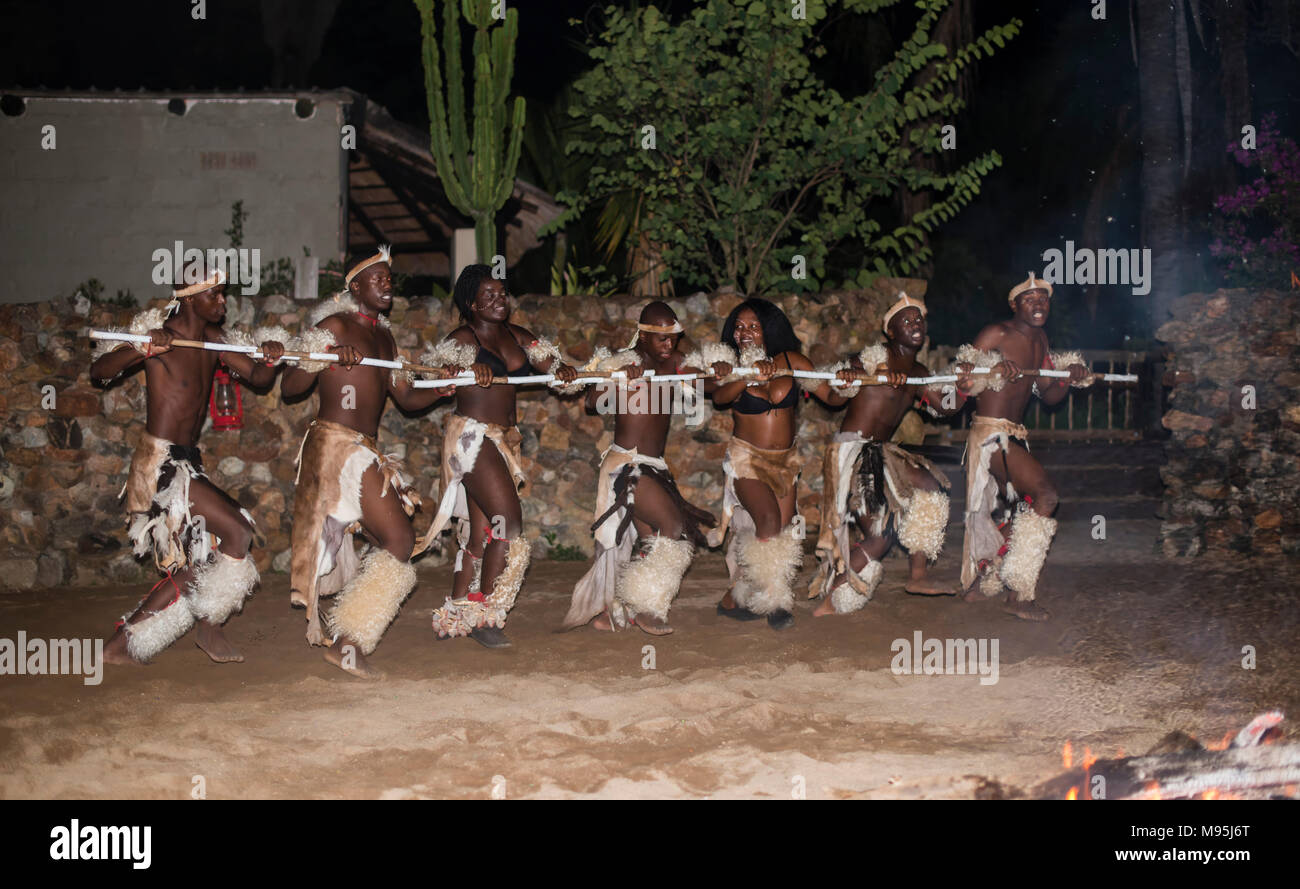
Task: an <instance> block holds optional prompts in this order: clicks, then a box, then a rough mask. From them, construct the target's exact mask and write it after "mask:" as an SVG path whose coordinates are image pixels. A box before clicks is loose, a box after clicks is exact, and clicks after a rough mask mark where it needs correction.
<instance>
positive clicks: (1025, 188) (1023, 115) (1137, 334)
mask: <svg viewBox="0 0 1300 889" xmlns="http://www.w3.org/2000/svg"><path fill="white" fill-rule="evenodd" d="M510 5H511V6H512V7H513V8H516V9H518V10H519V11H520V36H519V42H518V45H517V50H516V63H515V65H516V67H515V90H516V92H517V93H519V94H521V95H523V96H525V97H526V98H528V99H529V100H530V101H534V102H549V101H550V100H552V99H553V98H554V96H555V94H556V93H557V92H558V91H559V90H560V89H561V88H562V86H563V85H564V84H565V83H567V82H568V81H570V80H571V79H572V78H573V77H574V76H575V75H576V74H577V73H578V72H580V71H581V70H582V69H583V67H584V66H585V65H586V64H587V60H586V58H585V55H584V53H583V50H582V46H581V42H582V34H583V31H584V28H586V27H591V28H592V29H594V28H595V27H596V26H597V25H598V23H599V21H600V12H599V9H600V7H601V4H598V3H592V2H590V0H534V2H527V0H516V2H511V3H510ZM659 5H660V6H661V7H665V6H666V7H667V8H668V9H670V10H673V9H682V8H685V7H686V6H689V5H690V4H689V3H682V2H677V3H667V4H659ZM901 6H902V7H903V9H901V10H896V11H895V14H908V13H907V11H906V7H907V6H908V4H901ZM1108 6H1109V9H1108V19H1107V21H1104V22H1097V21H1093V20H1092V19H1091V18H1090V17H1089V9H1090V7H1091V3H1089V2H1084V0H1079V2H1073V0H1072V2H1068V3H1067V2H1065V0H1055V2H1029V0H999V2H989V0H980V2H978V3H976V5H975V9H976V19H977V21H976V31H977V32H978V31H980V30H982V29H983V28H985V27H987V26H989V25H991V24H995V23H1000V22H1005V21H1007V20H1008V19H1010V18H1011V17H1013V16H1014V17H1018V18H1020V19H1021V20H1022V21H1023V22H1024V27H1023V30H1022V32H1021V34H1020V35H1019V36H1018V37H1017V38H1016V39H1015V40H1014V41H1012V42H1011V43H1010V44H1009V46H1008V48H1007V49H1005V50H1003V51H1001V52H1000V53H999V54H997V55H996V56H995V57H993V58H992V59H991V60H985V61H982V62H981V63H980V64H979V66H978V69H977V77H976V82H975V90H974V94H973V95H972V97H971V101H970V104H969V107H968V108H967V110H966V111H965V112H964V116H963V118H962V119H961V120H960V121H959V123H958V138H959V146H958V149H959V154H960V156H961V157H962V158H969V157H973V156H974V155H975V154H977V153H980V152H983V151H986V150H989V149H996V150H998V151H999V152H1001V154H1002V156H1003V159H1004V164H1003V166H1002V168H1001V169H999V170H997V171H995V172H994V173H993V174H992V175H991V176H989V177H988V179H986V180H985V183H984V186H983V191H982V194H981V196H980V198H979V199H978V200H977V201H976V202H975V203H974V204H973V205H972V206H970V207H968V208H967V209H966V210H965V211H964V212H963V213H962V214H961V215H960V216H959V217H958V218H957V220H956V221H954V222H953V223H951V224H949V225H948V226H947V227H945V228H944V229H942V230H941V232H940V234H939V235H938V236H937V237H936V239H935V241H934V246H935V253H936V257H935V264H934V272H933V275H931V287H930V300H931V303H932V305H936V304H938V305H942V306H944V307H945V309H946V311H945V313H944V316H943V317H939V316H937V315H936V317H935V318H934V319H933V323H932V331H931V333H932V336H934V338H935V339H936V340H937V341H947V340H953V339H954V338H959V337H960V335H961V334H960V332H959V331H960V330H964V329H966V328H968V327H969V325H970V324H971V323H974V320H975V319H977V318H984V319H987V317H988V315H989V313H990V312H999V311H1003V310H1004V307H1005V302H1004V295H1005V292H1006V290H1007V288H1008V287H1009V286H1010V285H1011V284H1012V283H1014V281H1015V280H1017V279H1020V278H1023V277H1024V275H1025V272H1026V271H1027V270H1028V269H1030V268H1035V269H1041V268H1042V261H1041V259H1040V258H1039V256H1040V254H1041V252H1042V250H1044V249H1047V248H1048V247H1053V246H1055V247H1062V246H1063V242H1064V241H1065V239H1067V238H1073V239H1075V240H1078V238H1079V236H1080V234H1081V229H1082V220H1083V216H1084V213H1085V210H1086V207H1087V203H1088V200H1089V196H1090V193H1091V191H1092V186H1093V183H1094V182H1095V180H1096V177H1097V176H1098V175H1100V171H1102V170H1103V169H1104V168H1106V167H1107V165H1108V164H1109V165H1110V167H1111V169H1112V171H1113V175H1112V177H1111V180H1110V185H1109V187H1108V189H1107V191H1106V197H1105V200H1104V202H1103V211H1104V212H1103V217H1104V218H1105V219H1107V222H1106V224H1105V228H1104V232H1105V235H1104V238H1103V241H1104V243H1103V246H1114V247H1136V246H1139V244H1140V242H1139V234H1138V210H1139V193H1138V188H1137V186H1138V179H1137V176H1138V167H1139V163H1140V149H1139V143H1138V124H1139V118H1138V111H1137V108H1138V102H1137V99H1138V92H1137V87H1138V80H1137V69H1136V66H1135V63H1134V58H1133V52H1132V47H1131V43H1130V20H1129V10H1128V4H1127V3H1125V2H1120V0H1111V2H1110V3H1109V4H1108ZM0 8H2V9H3V12H2V13H0V27H3V30H4V32H5V33H8V34H10V35H11V37H16V40H13V42H12V43H11V47H10V51H8V52H6V53H5V54H4V55H3V57H0V87H3V88H7V89H12V88H15V87H25V88H34V87H38V86H44V87H47V88H67V89H78V90H80V89H87V88H90V87H94V88H96V89H101V90H111V89H114V88H120V89H123V90H133V89H138V88H141V87H144V88H147V89H176V90H188V89H195V90H200V91H202V90H218V89H219V90H227V89H234V88H237V87H243V88H245V89H250V90H252V89H264V88H269V87H271V86H272V85H273V84H272V71H273V64H274V58H273V54H272V51H271V49H270V48H269V47H268V46H267V44H266V42H265V40H264V37H263V28H262V22H261V4H259V3H258V2H254V0H209V2H208V3H207V19H206V20H205V21H194V20H193V19H192V18H191V15H190V8H191V2H190V0H152V2H143V3H131V4H98V3H96V4H89V3H83V2H72V0H49V2H39V3H13V2H8V3H5V4H4V5H3V7H0ZM570 19H579V20H583V21H585V22H586V25H584V24H581V23H580V24H577V25H571V24H570ZM1191 39H1192V49H1193V54H1194V56H1195V55H1196V54H1197V53H1200V54H1202V55H1203V54H1204V52H1205V50H1204V48H1202V47H1200V46H1199V45H1198V43H1197V42H1196V37H1195V35H1193V36H1192V38H1191ZM419 43H420V31H419V18H418V14H417V12H416V9H415V6H414V4H413V3H411V2H410V0H342V2H341V3H340V5H339V8H338V10H337V12H336V13H335V16H334V19H333V21H332V24H331V26H330V28H329V30H328V32H327V33H326V35H325V38H324V42H323V45H322V48H321V51H320V54H319V57H318V58H317V59H316V61H315V63H314V65H312V67H311V69H310V72H311V73H310V75H309V79H310V82H309V83H303V84H293V86H299V87H304V86H310V87H320V88H331V87H340V86H347V87H351V88H353V89H355V90H358V91H360V92H363V93H365V94H366V95H368V96H369V97H370V98H371V99H373V100H374V101H376V102H378V103H380V104H382V105H384V106H385V107H387V108H388V109H389V110H390V111H391V112H392V113H393V114H394V115H395V116H396V117H398V118H399V119H401V120H403V121H406V122H408V123H411V124H413V125H416V126H424V125H426V119H425V97H424V86H423V74H422V70H421V66H420V57H419ZM13 44H16V45H13ZM837 50H838V51H837V52H835V53H833V54H832V56H831V58H832V62H831V64H833V65H835V66H838V70H837V71H831V72H827V73H828V75H829V76H830V77H833V78H835V79H836V80H843V81H845V82H857V81H858V78H860V77H864V76H865V74H866V73H867V72H866V71H865V69H864V66H863V62H862V58H861V55H860V54H858V53H855V52H854V47H852V46H840V47H837ZM1250 64H1251V80H1252V90H1253V94H1252V95H1253V101H1254V112H1255V114H1254V116H1255V117H1256V118H1260V117H1262V116H1263V114H1264V113H1266V112H1270V111H1272V112H1276V113H1277V114H1278V115H1279V118H1280V121H1281V123H1282V130H1283V132H1284V133H1287V132H1290V133H1294V131H1295V126H1294V124H1295V122H1296V121H1297V120H1300V114H1298V113H1297V108H1296V89H1295V86H1296V84H1297V82H1300V66H1298V65H1297V59H1296V57H1295V56H1294V55H1293V54H1291V53H1289V52H1288V51H1287V50H1286V49H1285V48H1283V47H1281V46H1270V45H1267V43H1266V42H1265V43H1264V45H1261V46H1259V47H1253V48H1252V50H1251V58H1250ZM863 82H865V81H863ZM287 85H288V84H286V86H287ZM1202 123H1203V122H1201V121H1193V132H1194V142H1195V145H1196V151H1197V153H1198V157H1201V156H1204V157H1205V158H1207V160H1206V163H1205V167H1206V169H1207V171H1208V170H1210V168H1212V167H1217V165H1218V163H1219V162H1218V161H1217V160H1216V158H1217V157H1221V156H1222V152H1223V151H1224V149H1225V146H1224V145H1223V144H1222V143H1223V139H1222V136H1221V131H1220V129H1219V125H1217V124H1213V123H1208V122H1205V125H1203V126H1202V125H1201V124H1202ZM1211 155H1214V157H1211ZM1221 185H1222V183H1220V182H1218V181H1217V179H1216V178H1215V176H1214V175H1210V174H1209V173H1207V176H1206V178H1205V181H1204V182H1203V183H1198V182H1192V183H1190V184H1189V188H1191V189H1192V191H1193V193H1196V194H1199V193H1200V192H1203V199H1204V200H1203V201H1202V202H1201V203H1203V205H1204V207H1205V208H1206V211H1207V214H1208V205H1209V200H1210V199H1212V197H1213V196H1214V194H1216V193H1217V191H1218V190H1221V188H1219V187H1218V186H1221ZM1198 189H1199V192H1198ZM1216 189H1217V190H1216ZM1207 221H1208V220H1207V219H1194V220H1192V226H1191V227H1192V231H1190V232H1189V240H1190V241H1191V242H1192V244H1193V247H1194V249H1195V250H1197V251H1201V252H1203V243H1205V242H1207V241H1208V235H1207V234H1206V232H1205V227H1206V222H1207ZM1205 265H1206V268H1205V269H1201V270H1192V271H1193V275H1192V279H1193V284H1198V283H1199V284H1202V285H1203V286H1211V282H1210V281H1209V279H1208V277H1205V275H1206V273H1207V272H1208V270H1209V269H1208V263H1206V264H1205ZM1197 274H1200V275H1201V276H1202V278H1203V279H1204V280H1201V281H1198V280H1197V277H1196V275H1197ZM1103 291H1104V292H1103V293H1102V295H1101V303H1100V311H1099V312H1098V317H1097V318H1095V319H1094V318H1089V317H1088V316H1087V314H1086V313H1084V312H1081V311H1079V310H1078V307H1077V306H1076V307H1074V308H1073V309H1070V308H1069V307H1067V306H1062V305H1061V302H1063V301H1062V300H1057V301H1054V309H1055V310H1054V312H1053V327H1055V328H1056V332H1061V333H1071V334H1074V335H1076V336H1078V337H1080V338H1082V339H1083V340H1085V341H1086V342H1087V344H1089V345H1093V346H1095V347H1114V346H1118V345H1120V344H1121V343H1122V342H1123V337H1124V335H1125V334H1126V333H1127V334H1131V335H1133V336H1134V338H1135V339H1140V338H1141V337H1142V336H1143V335H1144V333H1145V332H1144V331H1141V330H1139V329H1138V326H1137V323H1136V321H1135V320H1134V319H1136V317H1137V315H1138V314H1140V313H1134V312H1133V311H1131V309H1132V306H1131V305H1130V303H1131V301H1132V300H1133V299H1134V297H1132V296H1126V294H1128V292H1129V291H1128V289H1127V288H1119V287H1111V288H1103ZM1059 295H1060V296H1064V297H1066V299H1067V300H1068V299H1070V298H1071V294H1069V293H1061V294H1059ZM1061 309H1066V311H1060V310H1061ZM945 318H946V319H947V321H946V322H945V320H944V319H945ZM949 325H951V327H952V329H948V326H949ZM1049 332H1053V331H1050V330H1049Z"/></svg>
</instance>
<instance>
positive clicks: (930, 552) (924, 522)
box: [898, 491, 948, 562]
mask: <svg viewBox="0 0 1300 889" xmlns="http://www.w3.org/2000/svg"><path fill="white" fill-rule="evenodd" d="M947 530H948V495H947V494H945V493H944V492H943V491H917V492H916V493H914V494H913V495H912V502H911V504H910V505H909V506H908V508H907V509H906V510H905V511H904V512H903V515H902V516H901V517H900V519H899V523H898V542H899V543H900V544H902V546H903V548H904V549H906V550H907V551H908V552H910V553H925V557H926V559H927V560H929V561H931V562H933V561H934V560H935V559H937V558H939V552H940V551H941V550H942V549H943V536H944V532H945V531H947Z"/></svg>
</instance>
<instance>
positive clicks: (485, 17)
mask: <svg viewBox="0 0 1300 889" xmlns="http://www.w3.org/2000/svg"><path fill="white" fill-rule="evenodd" d="M415 5H416V7H417V8H418V9H419V10H420V31H421V35H422V37H423V43H422V47H423V48H422V53H421V57H422V59H423V62H424V92H425V96H426V98H427V100H428V103H429V137H430V144H431V148H432V153H433V159H434V163H435V164H436V165H437V168H438V178H439V179H440V180H441V181H442V185H443V188H444V189H445V190H446V192H447V199H448V200H450V201H451V203H452V205H453V206H455V207H456V209H457V210H460V211H461V212H462V213H464V214H465V215H467V216H469V217H470V218H472V219H473V220H474V243H475V246H476V248H477V250H478V256H479V260H480V261H483V262H487V261H489V260H490V259H491V257H492V256H493V254H495V253H496V252H497V245H496V240H497V238H496V231H497V229H496V213H497V211H498V210H500V209H501V207H502V206H503V205H504V204H505V202H506V200H507V199H508V198H509V197H510V193H511V192H512V191H513V190H514V187H515V167H516V166H518V164H519V149H520V145H521V144H522V141H523V132H524V100H523V98H522V97H520V96H516V97H515V100H514V102H513V103H509V102H508V101H507V93H509V91H510V77H511V75H512V73H513V71H514V65H515V37H516V36H517V35H518V33H519V13H518V12H517V11H516V10H513V9H510V10H508V11H507V12H506V16H505V22H504V24H501V26H500V27H494V26H496V25H497V24H499V22H498V20H497V19H494V18H493V17H492V9H493V6H494V5H496V4H494V3H493V2H492V0H443V4H442V6H443V17H442V37H443V41H444V46H443V50H442V52H441V54H440V53H439V50H438V35H437V33H436V29H435V27H434V23H433V0H415ZM458 7H459V8H460V10H461V11H463V13H464V15H465V20H466V21H468V22H469V23H470V24H471V25H473V26H474V28H475V31H474V120H473V124H472V125H471V124H470V123H469V122H468V121H467V120H466V117H465V81H464V76H463V74H462V72H461V59H460V16H459V15H457V8H458ZM507 111H509V112H510V117H509V120H507Z"/></svg>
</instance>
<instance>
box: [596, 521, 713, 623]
mask: <svg viewBox="0 0 1300 889" xmlns="http://www.w3.org/2000/svg"><path fill="white" fill-rule="evenodd" d="M694 554H695V548H694V547H693V546H692V545H691V542H690V541H689V540H669V539H668V538H666V537H661V536H659V535H655V536H654V537H652V538H651V539H650V549H649V551H648V552H646V554H645V556H644V557H643V558H640V559H633V560H632V561H631V562H629V563H628V564H627V566H626V567H625V568H624V569H623V571H622V572H621V573H620V574H619V577H618V583H617V585H616V591H615V593H614V596H615V600H614V601H615V605H621V606H622V608H623V610H624V613H625V614H627V615H628V616H629V617H631V616H635V615H638V614H648V615H650V616H651V617H654V618H657V619H659V620H667V619H668V608H669V606H671V605H672V602H673V598H674V597H675V596H676V595H677V591H678V590H679V589H680V588H681V585H682V575H684V574H685V573H686V569H687V568H689V567H690V566H691V556H693V555H694Z"/></svg>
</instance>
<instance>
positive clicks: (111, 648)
mask: <svg viewBox="0 0 1300 889" xmlns="http://www.w3.org/2000/svg"><path fill="white" fill-rule="evenodd" d="M102 660H103V661H104V663H106V664H133V665H135V666H137V667H142V666H144V665H143V664H142V663H141V662H140V661H137V660H136V659H135V658H133V657H131V655H129V654H127V652H126V633H124V632H122V630H120V629H119V630H118V631H117V632H116V633H114V634H113V637H112V638H111V639H109V640H108V641H107V642H105V643H104V654H103V658H102Z"/></svg>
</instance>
